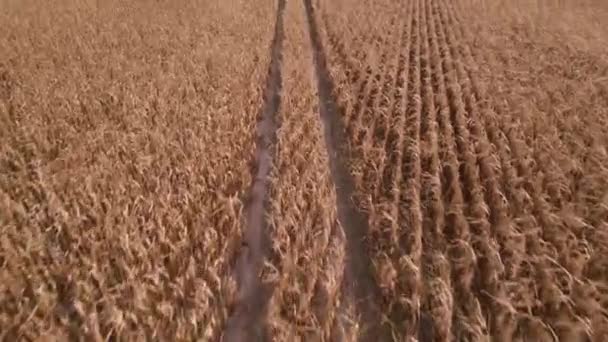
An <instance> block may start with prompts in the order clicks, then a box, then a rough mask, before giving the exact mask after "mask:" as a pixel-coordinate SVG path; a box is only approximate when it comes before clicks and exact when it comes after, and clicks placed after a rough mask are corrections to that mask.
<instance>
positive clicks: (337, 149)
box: [303, 0, 390, 341]
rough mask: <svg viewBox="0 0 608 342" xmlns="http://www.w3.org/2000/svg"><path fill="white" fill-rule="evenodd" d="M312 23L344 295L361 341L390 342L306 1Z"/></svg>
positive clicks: (308, 7) (307, 0) (323, 61)
mask: <svg viewBox="0 0 608 342" xmlns="http://www.w3.org/2000/svg"><path fill="white" fill-rule="evenodd" d="M303 1H304V6H305V9H306V15H307V19H308V29H309V33H310V40H311V43H312V46H313V63H314V66H315V69H316V76H317V82H318V92H319V103H320V108H319V109H320V117H321V121H322V123H323V126H324V133H325V142H326V146H327V151H328V155H329V163H330V165H329V166H330V171H331V176H332V179H333V181H334V185H335V187H336V195H337V203H336V206H337V209H338V220H339V221H340V224H341V225H342V227H343V229H344V231H345V236H346V240H347V268H346V270H345V279H344V283H345V288H344V290H343V291H344V292H343V295H345V296H349V297H352V298H353V299H354V303H355V307H356V308H357V311H358V314H359V315H360V317H361V319H360V322H362V324H363V325H364V326H363V327H362V329H361V336H360V340H362V341H371V340H375V339H378V338H380V339H383V340H388V339H389V338H390V334H389V331H387V329H386V328H383V327H382V322H381V317H382V314H381V311H380V308H379V307H378V305H377V303H378V302H379V301H378V299H379V296H380V292H379V289H378V286H377V284H376V283H375V282H374V278H373V275H372V265H371V260H370V259H369V256H368V255H367V252H366V247H365V244H364V239H365V236H366V233H367V231H368V230H369V227H367V218H366V217H365V215H364V214H363V213H362V212H360V211H359V210H358V209H357V208H356V206H355V205H354V203H353V202H352V198H353V193H354V181H353V179H352V178H351V176H350V173H349V172H348V169H347V167H346V164H345V160H344V150H343V148H344V144H345V139H344V136H343V132H344V131H343V130H344V127H343V126H342V123H341V121H340V118H339V116H338V112H337V108H336V104H335V102H334V99H333V98H332V90H333V84H332V81H331V79H330V77H329V72H328V70H327V62H326V59H325V53H324V49H323V45H322V42H321V40H320V37H319V33H318V31H317V26H316V22H315V19H314V18H315V15H314V9H313V6H312V3H311V0H303Z"/></svg>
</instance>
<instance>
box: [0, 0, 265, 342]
mask: <svg viewBox="0 0 608 342" xmlns="http://www.w3.org/2000/svg"><path fill="white" fill-rule="evenodd" d="M273 3H274V2H272V1H269V2H265V1H258V2H256V3H251V2H247V1H238V0H237V1H211V2H205V3H204V4H203V3H193V2H187V1H178V2H170V3H166V2H156V1H154V2H152V1H144V2H138V3H137V4H130V5H125V4H123V3H118V2H115V1H110V2H97V3H96V5H92V4H90V3H83V2H75V1H62V2H58V3H53V4H52V5H48V6H47V5H44V4H41V3H38V2H35V4H34V3H31V2H28V1H23V2H18V3H16V2H10V1H2V4H0V7H2V14H0V16H1V19H0V21H1V22H2V25H1V26H2V29H0V75H1V76H0V217H1V218H0V225H1V227H0V230H1V231H2V234H0V235H1V237H0V264H1V266H0V293H1V295H0V332H1V333H0V339H8V340H19V339H20V338H23V339H36V338H38V337H40V338H43V339H59V340H67V339H68V337H69V336H71V337H74V338H76V337H78V336H80V337H85V339H91V340H105V339H117V340H138V339H151V340H155V339H160V340H175V339H177V340H180V339H181V340H189V339H196V338H203V339H205V340H211V339H214V338H217V336H218V334H219V332H220V329H221V327H222V325H223V323H224V321H225V319H226V315H227V313H228V310H229V307H230V306H231V303H232V301H233V295H234V284H233V283H232V282H231V279H230V277H229V275H230V272H229V271H230V264H231V261H232V260H233V256H234V252H235V251H236V249H237V248H238V246H239V244H240V240H241V233H240V230H241V222H242V215H241V211H242V207H243V206H242V204H241V200H240V198H241V196H243V195H244V194H245V193H246V189H247V187H248V186H249V184H250V181H251V176H250V170H249V167H248V161H249V160H250V159H251V156H252V151H253V146H254V145H253V139H254V132H255V127H254V125H255V121H256V115H257V114H258V111H259V106H260V103H261V102H262V88H263V83H264V81H265V77H266V73H267V66H268V46H269V43H270V39H271V33H272V22H273V16H274V13H275V11H274V8H273V7H274V5H273ZM210 12H212V13H214V15H213V16H209V15H208V13H210ZM244 84H248V85H250V86H247V87H243V85H244Z"/></svg>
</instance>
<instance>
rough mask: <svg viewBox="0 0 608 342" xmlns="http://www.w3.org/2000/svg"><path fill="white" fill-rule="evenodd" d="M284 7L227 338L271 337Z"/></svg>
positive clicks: (259, 131)
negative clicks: (271, 214)
mask: <svg viewBox="0 0 608 342" xmlns="http://www.w3.org/2000/svg"><path fill="white" fill-rule="evenodd" d="M284 10H285V0H279V4H278V9H277V17H276V24H275V33H274V38H273V41H272V45H271V47H270V53H271V59H270V66H269V69H268V79H267V81H266V93H265V100H264V104H263V106H262V109H261V114H260V118H261V120H260V121H259V122H258V126H257V144H256V151H255V170H254V178H253V183H252V185H251V190H250V194H249V196H250V197H249V198H248V202H247V205H246V208H245V212H246V216H245V220H246V221H245V222H244V230H243V236H244V238H243V244H242V246H241V251H240V255H239V257H238V259H237V262H236V266H235V269H234V273H235V277H236V281H237V284H238V301H237V304H236V308H235V309H234V312H232V315H231V317H230V318H229V319H228V322H227V324H226V329H225V333H224V336H223V340H224V341H252V340H265V339H267V338H266V337H265V335H266V332H265V329H264V324H263V320H264V317H265V316H266V309H267V305H268V300H269V298H270V295H271V292H272V289H271V288H270V286H268V285H266V284H263V283H262V281H261V279H260V276H259V275H260V273H261V270H262V266H263V263H264V258H265V257H266V256H267V253H268V248H269V241H268V232H267V231H266V230H267V222H266V218H265V217H264V215H265V208H266V203H267V201H268V198H267V197H268V183H269V174H270V170H271V167H272V159H273V155H274V145H275V143H276V131H277V128H278V125H277V122H276V115H277V112H278V110H279V106H280V103H281V84H282V79H281V61H282V51H281V50H282V48H283V38H284V32H283V13H284Z"/></svg>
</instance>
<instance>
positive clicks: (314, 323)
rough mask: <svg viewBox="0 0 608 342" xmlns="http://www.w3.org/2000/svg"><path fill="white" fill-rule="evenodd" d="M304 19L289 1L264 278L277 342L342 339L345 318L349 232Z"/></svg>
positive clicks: (301, 10)
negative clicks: (340, 212) (342, 218)
mask: <svg viewBox="0 0 608 342" xmlns="http://www.w3.org/2000/svg"><path fill="white" fill-rule="evenodd" d="M305 18H306V17H305V11H304V6H303V2H302V1H288V2H287V5H286V12H285V23H286V24H285V46H284V50H283V55H284V56H283V66H282V74H283V89H282V104H281V109H280V111H279V116H278V120H279V122H280V128H279V130H278V139H277V146H276V161H275V167H274V168H273V171H272V178H271V194H270V205H269V212H268V215H269V221H270V222H269V223H270V224H269V232H270V238H271V243H272V253H271V254H272V256H271V258H270V260H269V264H268V265H267V272H265V277H266V281H269V282H272V284H273V287H274V291H273V295H272V298H271V303H270V309H269V310H270V311H269V317H268V321H269V325H270V338H271V339H272V340H277V341H297V340H303V341H309V340H315V341H316V340H329V339H330V338H331V336H332V334H334V333H340V332H339V331H338V332H336V331H334V330H335V329H334V326H336V329H339V321H340V320H341V319H342V318H341V317H339V315H340V314H342V312H340V311H339V310H338V305H339V303H340V300H341V295H342V294H341V289H342V277H343V274H344V269H345V263H344V257H345V256H344V253H345V246H344V233H343V231H342V228H341V226H340V224H339V222H338V220H337V212H336V194H335V190H334V185H333V184H332V179H331V175H330V169H329V160H328V155H327V152H326V149H325V146H324V144H325V143H324V136H323V126H322V124H321V121H320V119H319V112H318V111H319V109H318V102H317V89H316V87H315V86H314V79H313V77H312V76H313V73H314V71H313V63H312V60H313V58H312V48H311V43H310V39H309V35H308V30H307V24H306V19H305ZM344 300H347V298H344ZM353 318H354V317H353ZM343 333H344V334H346V336H348V334H349V332H343Z"/></svg>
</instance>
